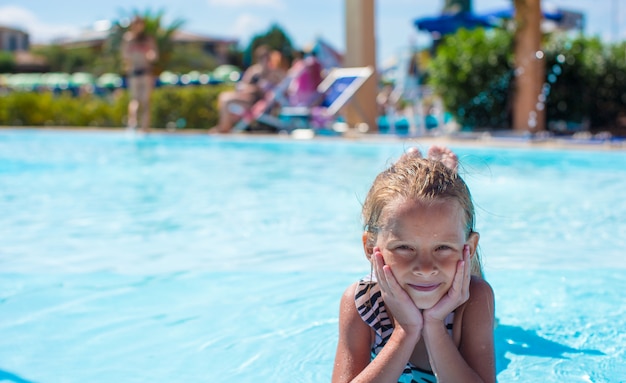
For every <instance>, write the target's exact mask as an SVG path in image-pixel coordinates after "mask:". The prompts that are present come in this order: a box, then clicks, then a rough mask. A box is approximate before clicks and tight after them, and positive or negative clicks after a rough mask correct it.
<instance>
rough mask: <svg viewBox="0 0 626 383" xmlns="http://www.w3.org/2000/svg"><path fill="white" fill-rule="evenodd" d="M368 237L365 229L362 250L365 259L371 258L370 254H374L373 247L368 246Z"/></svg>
mask: <svg viewBox="0 0 626 383" xmlns="http://www.w3.org/2000/svg"><path fill="white" fill-rule="evenodd" d="M368 237H369V234H368V232H367V231H364V232H363V250H364V251H365V256H366V257H367V259H369V260H371V259H372V254H374V248H373V247H370V246H368V243H367V242H368Z"/></svg>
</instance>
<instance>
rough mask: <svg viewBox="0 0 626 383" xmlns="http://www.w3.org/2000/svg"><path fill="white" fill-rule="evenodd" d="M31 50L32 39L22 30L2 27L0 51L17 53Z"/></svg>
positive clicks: (0, 31) (0, 29)
mask: <svg viewBox="0 0 626 383" xmlns="http://www.w3.org/2000/svg"><path fill="white" fill-rule="evenodd" d="M29 49H30V37H29V35H28V33H27V32H24V31H22V30H20V29H16V28H10V27H3V26H0V51H8V52H16V51H28V50H29Z"/></svg>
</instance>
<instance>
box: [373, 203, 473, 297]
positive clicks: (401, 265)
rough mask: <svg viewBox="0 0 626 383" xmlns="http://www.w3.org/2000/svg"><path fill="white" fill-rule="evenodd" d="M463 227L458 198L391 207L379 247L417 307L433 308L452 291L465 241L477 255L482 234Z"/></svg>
mask: <svg viewBox="0 0 626 383" xmlns="http://www.w3.org/2000/svg"><path fill="white" fill-rule="evenodd" d="M465 230H466V229H465V215H464V211H463V208H462V207H461V205H460V204H459V202H458V201H456V200H435V201H414V200H411V201H401V202H398V203H396V204H394V205H393V206H390V207H389V210H387V212H386V222H385V226H384V228H383V229H382V230H381V232H380V233H379V234H378V237H377V239H376V246H377V247H379V248H380V251H381V252H382V254H383V258H384V260H385V263H386V264H387V265H389V267H390V268H391V271H392V272H393V274H394V276H395V277H396V279H397V281H398V283H399V284H400V286H402V288H403V289H404V290H405V291H406V292H407V293H408V294H409V296H410V297H411V298H412V299H413V302H415V305H416V306H417V307H418V308H420V309H428V308H431V307H433V306H434V305H435V304H436V303H437V302H438V301H439V300H440V299H441V298H442V297H443V296H444V294H446V293H447V292H448V289H450V287H451V286H452V281H453V280H454V275H455V273H456V267H457V264H458V262H459V261H461V260H462V259H463V247H464V245H466V244H467V245H468V246H469V249H470V257H472V256H474V253H475V251H476V246H477V245H478V234H477V233H472V234H471V235H470V236H469V238H466V232H465ZM372 250H373V249H367V248H366V251H369V252H368V255H371V251H372Z"/></svg>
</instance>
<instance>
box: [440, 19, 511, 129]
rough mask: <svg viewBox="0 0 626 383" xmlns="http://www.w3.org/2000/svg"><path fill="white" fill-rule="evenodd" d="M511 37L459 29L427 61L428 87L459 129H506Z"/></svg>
mask: <svg viewBox="0 0 626 383" xmlns="http://www.w3.org/2000/svg"><path fill="white" fill-rule="evenodd" d="M512 52H513V37H512V35H511V34H510V33H508V32H506V31H504V30H498V29H494V30H489V31H486V30H484V29H475V30H473V31H468V30H465V29H461V30H459V31H458V32H457V33H455V34H453V35H449V36H446V37H445V38H444V40H443V42H442V43H441V44H440V45H439V47H438V49H437V53H436V56H435V57H434V59H433V60H432V61H431V62H430V65H429V68H428V71H429V84H430V85H432V86H433V89H434V90H435V93H437V94H438V95H440V96H441V98H442V100H443V103H444V106H445V108H446V109H447V110H448V111H450V112H451V113H452V115H453V116H454V117H455V119H456V120H457V122H458V123H459V124H461V125H462V126H463V127H469V128H476V127H479V128H487V129H503V128H508V127H509V126H510V123H509V120H510V106H509V100H510V93H511V77H512V67H513V64H512V60H513V55H512Z"/></svg>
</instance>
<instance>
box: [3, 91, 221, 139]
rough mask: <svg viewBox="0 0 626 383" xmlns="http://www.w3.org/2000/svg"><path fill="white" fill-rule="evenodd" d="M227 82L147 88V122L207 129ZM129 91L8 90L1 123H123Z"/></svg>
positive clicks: (215, 117) (108, 125) (10, 124)
mask: <svg viewBox="0 0 626 383" xmlns="http://www.w3.org/2000/svg"><path fill="white" fill-rule="evenodd" d="M230 88H231V86H226V85H224V86H188V87H161V88H157V89H155V91H154V93H153V94H152V105H151V109H152V110H151V113H152V126H153V127H154V128H156V129H165V128H174V127H176V128H188V129H209V128H211V127H213V126H215V125H216V124H217V117H218V115H217V109H216V108H217V97H218V95H219V93H220V92H221V91H223V90H226V89H230ZM127 106H128V94H127V92H126V91H124V90H118V91H115V92H113V93H111V94H108V95H105V96H102V95H93V94H86V95H80V96H77V97H74V96H72V95H71V94H69V93H64V94H53V93H51V92H9V93H6V94H2V95H0V125H6V126H76V127H89V126H91V127H94V126H97V127H123V126H125V121H126V115H127Z"/></svg>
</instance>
